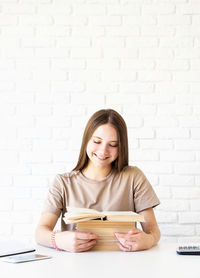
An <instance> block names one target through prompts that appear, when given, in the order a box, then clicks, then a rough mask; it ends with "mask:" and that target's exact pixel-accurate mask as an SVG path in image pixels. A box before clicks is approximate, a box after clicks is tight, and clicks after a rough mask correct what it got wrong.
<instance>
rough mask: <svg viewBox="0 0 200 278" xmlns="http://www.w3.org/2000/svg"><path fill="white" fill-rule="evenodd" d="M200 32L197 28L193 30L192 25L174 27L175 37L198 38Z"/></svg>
mask: <svg viewBox="0 0 200 278" xmlns="http://www.w3.org/2000/svg"><path fill="white" fill-rule="evenodd" d="M199 35H200V30H199V28H194V26H193V25H183V26H181V25H179V26H176V36H177V37H190V38H191V37H194V36H199Z"/></svg>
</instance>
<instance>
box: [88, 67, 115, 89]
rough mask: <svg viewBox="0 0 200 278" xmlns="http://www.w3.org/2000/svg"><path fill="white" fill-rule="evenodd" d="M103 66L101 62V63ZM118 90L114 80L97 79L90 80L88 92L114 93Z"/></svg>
mask: <svg viewBox="0 0 200 278" xmlns="http://www.w3.org/2000/svg"><path fill="white" fill-rule="evenodd" d="M100 67H101V63H100ZM116 91H117V85H116V84H114V83H113V82H110V81H108V82H102V81H96V82H93V81H91V82H88V84H87V92H88V93H94V94H95V93H102V94H104V93H114V92H116Z"/></svg>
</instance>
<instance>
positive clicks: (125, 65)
mask: <svg viewBox="0 0 200 278" xmlns="http://www.w3.org/2000/svg"><path fill="white" fill-rule="evenodd" d="M154 67H155V63H154V61H153V60H152V61H149V60H147V59H122V60H121V68H122V69H123V70H127V69H129V70H131V69H132V70H151V69H152V70H153V69H154Z"/></svg>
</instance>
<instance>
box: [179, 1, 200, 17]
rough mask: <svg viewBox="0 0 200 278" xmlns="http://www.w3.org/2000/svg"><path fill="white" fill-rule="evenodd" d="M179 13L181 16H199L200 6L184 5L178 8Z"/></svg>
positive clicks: (196, 4)
mask: <svg viewBox="0 0 200 278" xmlns="http://www.w3.org/2000/svg"><path fill="white" fill-rule="evenodd" d="M178 12H179V13H180V14H186V15H190V14H199V13H200V4H198V3H195V4H190V3H189V4H184V5H180V6H179V7H178Z"/></svg>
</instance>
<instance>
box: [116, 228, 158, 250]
mask: <svg viewBox="0 0 200 278" xmlns="http://www.w3.org/2000/svg"><path fill="white" fill-rule="evenodd" d="M114 234H115V237H116V238H117V239H118V241H119V242H118V243H117V245H118V246H119V248H120V249H121V250H122V251H125V252H131V251H139V250H145V249H149V248H151V247H152V246H153V245H154V237H153V235H151V234H147V233H145V232H143V231H141V230H139V229H134V230H130V231H129V232H128V233H127V234H121V233H114Z"/></svg>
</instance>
